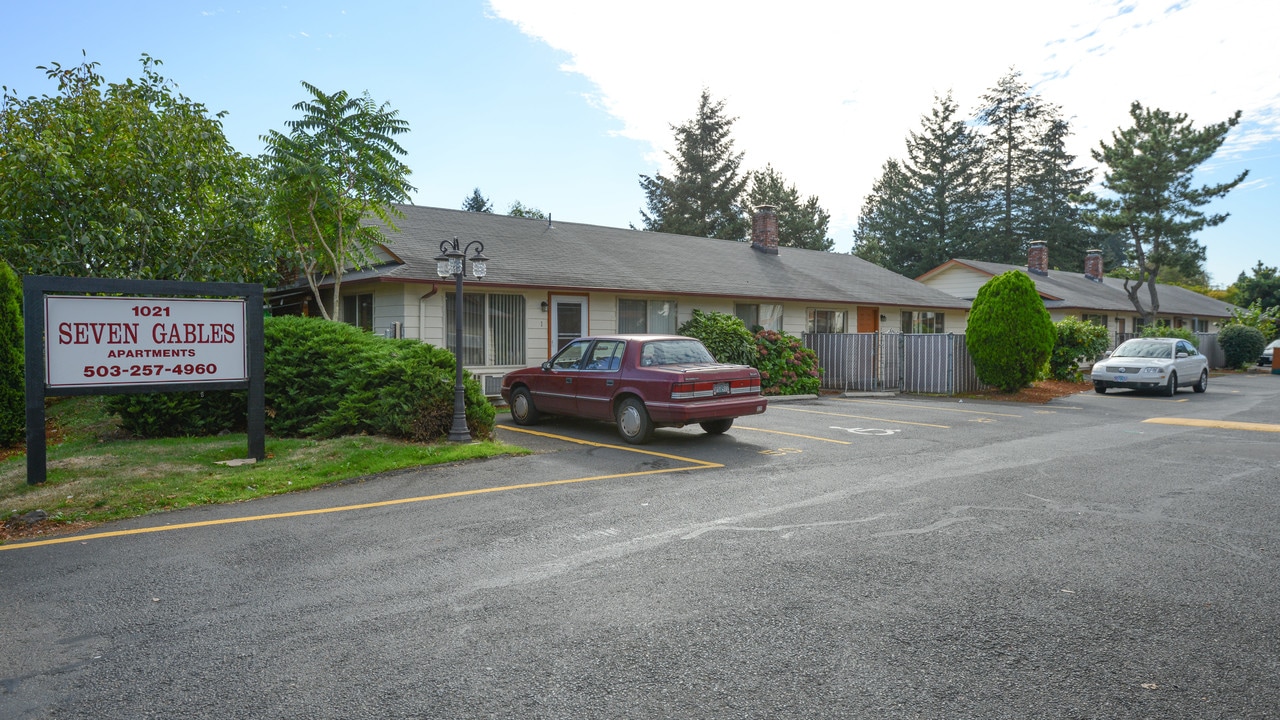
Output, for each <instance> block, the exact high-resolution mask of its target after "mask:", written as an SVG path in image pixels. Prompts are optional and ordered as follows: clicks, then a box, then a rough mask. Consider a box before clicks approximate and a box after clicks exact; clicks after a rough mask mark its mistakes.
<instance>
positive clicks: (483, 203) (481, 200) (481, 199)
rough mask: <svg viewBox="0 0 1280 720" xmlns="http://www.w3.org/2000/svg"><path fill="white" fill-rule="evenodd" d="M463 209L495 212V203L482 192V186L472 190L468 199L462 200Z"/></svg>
mask: <svg viewBox="0 0 1280 720" xmlns="http://www.w3.org/2000/svg"><path fill="white" fill-rule="evenodd" d="M462 209H463V210H466V211H467V212H479V213H491V212H493V203H491V202H489V198H487V197H485V196H484V195H481V194H480V188H476V189H475V190H472V191H471V194H470V195H468V196H467V199H465V200H463V201H462Z"/></svg>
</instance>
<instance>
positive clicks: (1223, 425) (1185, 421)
mask: <svg viewBox="0 0 1280 720" xmlns="http://www.w3.org/2000/svg"><path fill="white" fill-rule="evenodd" d="M1142 422H1145V423H1154V424H1157V425H1186V426H1188V427H1206V428H1218V429H1220V430H1251V431H1253V432H1280V425H1272V424H1270V423H1252V422H1236V421H1234V420H1199V419H1197V418H1148V419H1146V420H1143V421H1142Z"/></svg>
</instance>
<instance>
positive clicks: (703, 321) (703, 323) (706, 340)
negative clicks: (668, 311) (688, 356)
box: [677, 309, 756, 365]
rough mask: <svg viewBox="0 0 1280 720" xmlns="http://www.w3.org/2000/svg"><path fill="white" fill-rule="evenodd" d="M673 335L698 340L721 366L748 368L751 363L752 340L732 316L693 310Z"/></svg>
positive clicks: (752, 352)
mask: <svg viewBox="0 0 1280 720" xmlns="http://www.w3.org/2000/svg"><path fill="white" fill-rule="evenodd" d="M677 332H679V333H680V334H681V335H688V336H689V337H692V338H697V339H699V340H701V341H702V344H703V345H706V346H707V350H709V351H710V352H711V355H712V357H714V358H715V359H716V360H718V361H720V362H722V363H737V364H739V365H751V364H752V363H753V361H754V360H755V357H756V341H755V338H754V337H753V336H752V335H751V331H750V330H748V329H747V325H746V323H744V322H742V319H741V318H739V317H737V316H736V315H728V314H725V313H719V312H709V313H704V312H702V311H701V310H698V309H694V311H693V317H692V318H690V319H689V321H688V322H686V323H685V324H683V325H681V326H680V329H679V330H678V331H677Z"/></svg>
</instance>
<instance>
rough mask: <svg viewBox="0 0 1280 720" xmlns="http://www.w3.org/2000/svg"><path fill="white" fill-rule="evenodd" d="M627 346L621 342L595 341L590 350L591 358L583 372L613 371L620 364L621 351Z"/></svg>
mask: <svg viewBox="0 0 1280 720" xmlns="http://www.w3.org/2000/svg"><path fill="white" fill-rule="evenodd" d="M626 346H627V345H626V343H624V342H622V341H621V340H597V341H596V344H595V347H593V348H591V357H590V358H589V359H588V360H587V364H586V365H585V366H583V369H584V370H603V371H614V370H617V369H618V366H619V365H620V364H621V363H622V350H623V348H625V347H626Z"/></svg>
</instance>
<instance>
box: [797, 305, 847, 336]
mask: <svg viewBox="0 0 1280 720" xmlns="http://www.w3.org/2000/svg"><path fill="white" fill-rule="evenodd" d="M844 328H845V312H844V311H843V310H823V309H820V308H808V309H807V310H805V332H810V333H842V332H844Z"/></svg>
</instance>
